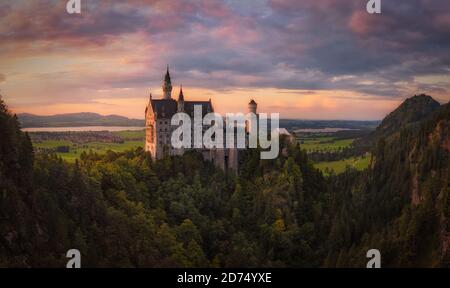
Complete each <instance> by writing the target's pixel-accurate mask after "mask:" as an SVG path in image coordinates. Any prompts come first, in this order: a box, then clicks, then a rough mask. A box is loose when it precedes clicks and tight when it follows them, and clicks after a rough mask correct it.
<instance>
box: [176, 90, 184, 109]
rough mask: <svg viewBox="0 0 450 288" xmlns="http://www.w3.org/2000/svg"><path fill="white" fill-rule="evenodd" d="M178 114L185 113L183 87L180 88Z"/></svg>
mask: <svg viewBox="0 0 450 288" xmlns="http://www.w3.org/2000/svg"><path fill="white" fill-rule="evenodd" d="M177 105H178V112H183V111H184V95H183V85H181V86H180V95H178V102H177Z"/></svg>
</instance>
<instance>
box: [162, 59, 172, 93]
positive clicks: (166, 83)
mask: <svg viewBox="0 0 450 288" xmlns="http://www.w3.org/2000/svg"><path fill="white" fill-rule="evenodd" d="M162 88H163V92H164V99H171V98H172V83H171V81H170V73H169V65H167V71H166V76H165V77H164V84H163V86H162Z"/></svg>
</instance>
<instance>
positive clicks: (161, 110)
mask: <svg viewBox="0 0 450 288" xmlns="http://www.w3.org/2000/svg"><path fill="white" fill-rule="evenodd" d="M151 101H152V107H153V112H155V113H156V114H157V118H171V117H172V116H173V115H174V114H175V113H177V101H175V100H174V99H152V100H151ZM195 105H200V106H202V117H203V116H205V115H206V114H207V113H209V112H213V108H212V105H211V102H210V101H184V112H185V113H186V114H188V115H190V116H194V106H195Z"/></svg>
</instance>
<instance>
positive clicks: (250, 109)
mask: <svg viewBox="0 0 450 288" xmlns="http://www.w3.org/2000/svg"><path fill="white" fill-rule="evenodd" d="M257 107H258V104H256V102H255V100H253V99H252V100H251V101H250V103H248V112H249V113H254V114H256V108H257Z"/></svg>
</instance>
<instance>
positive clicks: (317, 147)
mask: <svg viewBox="0 0 450 288" xmlns="http://www.w3.org/2000/svg"><path fill="white" fill-rule="evenodd" d="M357 138H358V137H357ZM355 139H356V138H351V137H349V138H345V139H342V138H339V137H336V136H335V135H334V134H333V133H324V134H314V133H313V134H309V135H299V136H298V137H297V141H299V142H300V147H301V149H304V150H306V151H307V152H308V153H312V152H320V153H322V152H324V153H327V152H336V153H339V151H342V149H345V148H351V146H352V144H353V142H354V141H355ZM369 161H370V154H367V155H365V156H362V157H348V158H344V159H341V160H337V161H320V162H316V163H315V164H314V165H315V167H317V168H319V169H320V170H321V171H322V172H324V173H325V174H329V172H330V171H334V172H335V173H337V174H339V173H342V172H344V171H345V168H346V167H347V166H350V167H353V168H356V169H358V170H363V169H365V168H367V167H368V166H369Z"/></svg>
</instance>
